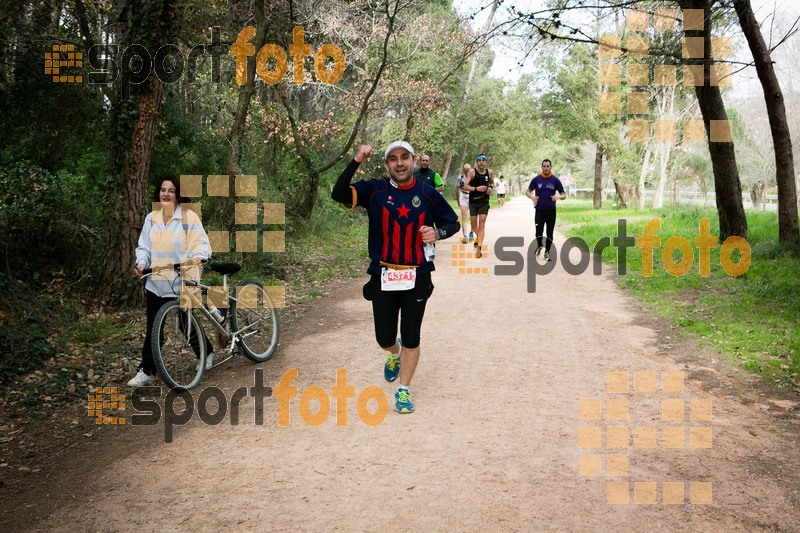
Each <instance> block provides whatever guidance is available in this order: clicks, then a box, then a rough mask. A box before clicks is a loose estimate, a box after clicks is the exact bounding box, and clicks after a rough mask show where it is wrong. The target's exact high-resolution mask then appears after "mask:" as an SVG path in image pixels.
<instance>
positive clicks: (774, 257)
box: [558, 200, 800, 391]
mask: <svg viewBox="0 0 800 533" xmlns="http://www.w3.org/2000/svg"><path fill="white" fill-rule="evenodd" d="M622 218H624V219H626V220H627V234H628V235H629V236H633V237H636V236H638V235H639V234H641V232H642V228H643V227H644V225H645V223H646V222H647V221H649V220H651V219H653V218H659V219H661V229H660V230H659V231H657V232H656V233H655V234H656V235H658V236H660V237H661V246H662V247H663V245H664V242H665V241H666V240H667V239H668V238H669V237H671V236H683V237H686V238H687V239H689V241H690V242H691V243H692V248H693V255H694V260H693V263H692V267H691V269H690V270H689V272H688V273H687V274H685V275H683V276H678V277H675V276H672V275H670V274H669V273H668V272H667V270H666V269H665V268H664V265H663V262H662V257H661V248H658V249H656V250H654V253H653V274H652V276H649V277H645V276H643V275H642V251H641V249H640V248H638V247H633V248H629V249H628V253H627V262H626V264H627V273H626V274H625V275H620V276H618V282H619V284H620V285H621V286H622V287H624V288H625V289H627V290H629V291H630V292H631V293H632V294H634V295H635V296H636V297H637V298H639V299H641V300H643V301H644V302H646V303H648V304H649V306H650V307H651V309H652V310H653V311H654V312H655V313H657V314H658V315H661V316H664V317H666V318H668V319H670V320H671V321H672V323H673V324H675V325H676V326H679V327H680V328H682V329H683V330H684V331H689V332H691V333H692V334H694V335H695V336H696V337H697V338H698V339H699V340H700V342H701V343H702V344H704V345H705V346H709V347H712V348H714V349H716V350H717V351H719V353H720V354H721V355H722V356H723V357H724V358H725V359H726V360H727V361H729V362H730V363H732V364H735V365H738V366H741V367H743V368H745V369H747V370H749V371H751V372H754V373H756V374H759V375H761V376H762V377H763V378H764V379H765V380H766V381H767V382H770V383H773V384H775V385H778V386H781V387H789V388H793V389H795V390H798V391H800V355H799V354H798V352H800V325H799V324H800V255H799V254H798V253H797V251H796V250H795V251H792V250H785V249H782V247H781V246H780V245H779V244H778V242H777V233H778V220H777V215H776V214H775V213H764V212H748V213H747V219H748V228H749V230H748V239H747V240H748V244H749V245H750V247H751V250H752V256H751V264H750V267H749V269H748V270H747V272H746V273H745V274H744V275H742V276H740V277H731V276H729V275H728V274H727V273H726V272H725V271H724V270H723V269H722V267H721V266H720V259H719V248H717V249H715V250H711V261H710V262H711V273H710V275H709V276H708V277H702V276H700V274H699V268H698V261H699V260H698V257H699V252H698V250H697V247H696V245H695V244H694V238H695V237H696V236H697V235H698V233H699V222H700V219H702V218H707V219H709V220H710V224H711V234H712V235H719V224H718V221H717V213H716V210H715V209H713V208H711V209H705V208H696V207H669V208H665V209H658V210H653V209H647V210H643V211H633V210H631V211H621V210H609V209H602V210H597V211H595V210H592V208H591V203H590V202H581V201H572V200H571V201H569V202H564V203H563V204H561V205H560V206H559V222H558V226H559V227H560V229H562V230H565V231H566V233H567V234H568V235H569V236H577V237H581V238H582V239H583V240H584V241H586V242H587V244H589V247H590V248H594V245H595V244H596V243H597V242H598V240H600V239H601V238H603V237H606V236H608V237H611V238H613V237H614V236H616V235H617V221H618V220H619V219H622ZM720 244H722V243H720ZM792 252H794V253H792ZM680 256H681V254H680V252H676V253H675V256H674V259H675V260H676V261H680ZM737 259H738V254H734V256H733V260H734V261H736V260H737ZM603 261H604V262H606V263H607V267H612V268H614V270H616V266H617V249H616V248H614V247H609V248H607V249H606V250H604V252H603Z"/></svg>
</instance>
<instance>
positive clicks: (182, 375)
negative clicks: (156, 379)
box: [152, 300, 206, 391]
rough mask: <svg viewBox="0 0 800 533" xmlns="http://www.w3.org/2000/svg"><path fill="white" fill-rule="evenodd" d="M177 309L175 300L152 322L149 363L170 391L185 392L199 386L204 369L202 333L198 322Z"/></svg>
mask: <svg viewBox="0 0 800 533" xmlns="http://www.w3.org/2000/svg"><path fill="white" fill-rule="evenodd" d="M190 311H191V310H190V309H181V306H180V303H179V302H178V300H175V301H174V302H170V303H168V304H165V305H164V306H163V307H162V308H161V309H159V310H158V313H157V314H156V318H155V320H154V321H153V332H158V334H155V333H154V334H153V335H152V338H153V341H152V342H153V344H152V351H153V361H154V362H155V364H156V368H157V369H158V373H159V375H160V376H161V379H163V380H164V382H165V383H166V384H167V385H169V386H170V388H172V389H176V390H179V391H184V390H189V389H191V388H193V387H196V386H197V385H199V384H200V381H201V380H202V379H203V371H204V370H205V367H206V343H205V334H204V333H203V330H202V328H201V327H200V321H199V320H197V317H195V316H194V314H192V313H191V312H190Z"/></svg>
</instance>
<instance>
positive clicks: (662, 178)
mask: <svg viewBox="0 0 800 533" xmlns="http://www.w3.org/2000/svg"><path fill="white" fill-rule="evenodd" d="M671 153H672V144H671V143H666V142H665V143H661V151H660V152H659V160H658V162H659V167H658V184H656V191H655V195H654V196H653V209H661V208H662V207H664V190H665V189H666V188H667V178H668V176H667V171H668V170H669V156H670V154H671Z"/></svg>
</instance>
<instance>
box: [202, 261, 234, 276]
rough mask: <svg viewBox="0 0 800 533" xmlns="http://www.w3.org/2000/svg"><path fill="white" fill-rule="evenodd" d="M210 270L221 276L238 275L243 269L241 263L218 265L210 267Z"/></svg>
mask: <svg viewBox="0 0 800 533" xmlns="http://www.w3.org/2000/svg"><path fill="white" fill-rule="evenodd" d="M208 268H210V269H211V270H213V271H214V272H218V273H220V274H236V273H237V272H239V271H240V270H241V269H242V265H240V264H239V263H216V264H213V265H208Z"/></svg>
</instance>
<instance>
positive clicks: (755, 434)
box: [749, 429, 758, 437]
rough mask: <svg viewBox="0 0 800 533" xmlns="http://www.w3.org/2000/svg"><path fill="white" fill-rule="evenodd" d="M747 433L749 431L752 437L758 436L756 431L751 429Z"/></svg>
mask: <svg viewBox="0 0 800 533" xmlns="http://www.w3.org/2000/svg"><path fill="white" fill-rule="evenodd" d="M749 433H750V434H751V435H752V436H754V437H758V433H756V432H755V431H753V430H752V429H751V430H750V431H749Z"/></svg>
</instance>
